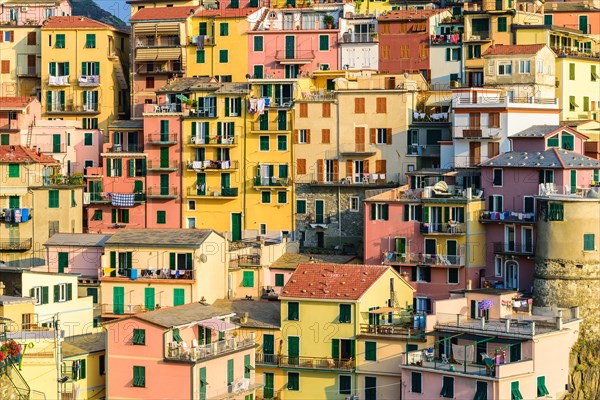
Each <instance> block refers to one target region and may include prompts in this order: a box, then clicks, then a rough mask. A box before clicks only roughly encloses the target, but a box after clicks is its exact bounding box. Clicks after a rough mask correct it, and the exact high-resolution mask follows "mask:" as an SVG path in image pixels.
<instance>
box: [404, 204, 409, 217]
mask: <svg viewBox="0 0 600 400" xmlns="http://www.w3.org/2000/svg"><path fill="white" fill-rule="evenodd" d="M409 213H410V206H409V205H408V204H405V205H404V216H403V217H404V219H403V220H404V221H408V220H409V216H410V214H409Z"/></svg>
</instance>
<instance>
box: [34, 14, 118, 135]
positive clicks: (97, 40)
mask: <svg viewBox="0 0 600 400" xmlns="http://www.w3.org/2000/svg"><path fill="white" fill-rule="evenodd" d="M128 39H129V35H128V33H127V32H124V31H121V30H119V29H117V28H114V27H112V26H110V25H107V24H104V23H102V22H98V21H94V20H92V19H89V18H87V17H69V16H66V17H51V18H49V19H48V20H47V21H45V22H44V25H43V26H42V29H41V43H44V47H43V49H42V54H41V55H42V60H41V71H42V106H43V110H44V114H43V115H44V117H45V118H63V119H67V120H77V121H82V122H83V127H84V128H88V129H102V130H103V131H104V132H107V129H108V126H109V125H110V123H111V122H112V121H114V120H116V119H119V118H120V117H127V116H128V110H129V108H128V98H129V97H128V93H129V84H128V81H129V77H128V75H127V71H129V59H128V56H129V41H128ZM99 50H101V51H100V52H99ZM71 67H72V68H73V69H72V70H71ZM71 72H73V74H71Z"/></svg>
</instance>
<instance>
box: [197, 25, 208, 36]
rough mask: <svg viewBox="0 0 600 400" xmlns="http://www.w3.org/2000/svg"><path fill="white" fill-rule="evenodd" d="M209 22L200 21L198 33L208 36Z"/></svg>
mask: <svg viewBox="0 0 600 400" xmlns="http://www.w3.org/2000/svg"><path fill="white" fill-rule="evenodd" d="M207 26H208V25H207V23H206V22H200V24H199V25H198V34H199V35H201V36H206V34H207V32H208V30H207Z"/></svg>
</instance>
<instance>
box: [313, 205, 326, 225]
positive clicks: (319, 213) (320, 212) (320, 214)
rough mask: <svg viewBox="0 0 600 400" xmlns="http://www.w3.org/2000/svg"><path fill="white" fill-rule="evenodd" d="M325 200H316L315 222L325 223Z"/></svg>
mask: <svg viewBox="0 0 600 400" xmlns="http://www.w3.org/2000/svg"><path fill="white" fill-rule="evenodd" d="M324 214H325V202H324V201H323V200H315V223H317V224H322V223H324V220H325V217H324Z"/></svg>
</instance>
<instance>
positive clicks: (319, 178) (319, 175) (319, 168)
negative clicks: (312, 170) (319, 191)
mask: <svg viewBox="0 0 600 400" xmlns="http://www.w3.org/2000/svg"><path fill="white" fill-rule="evenodd" d="M317 181H318V182H323V160H322V159H319V160H317Z"/></svg>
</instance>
